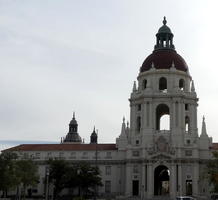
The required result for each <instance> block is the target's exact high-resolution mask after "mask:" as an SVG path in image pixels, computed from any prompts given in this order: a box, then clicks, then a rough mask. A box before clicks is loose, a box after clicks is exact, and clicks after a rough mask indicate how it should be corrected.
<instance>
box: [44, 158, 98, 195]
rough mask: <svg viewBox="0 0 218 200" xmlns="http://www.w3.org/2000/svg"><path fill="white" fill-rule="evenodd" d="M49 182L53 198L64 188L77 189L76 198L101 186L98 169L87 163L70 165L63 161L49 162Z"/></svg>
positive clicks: (93, 191)
mask: <svg viewBox="0 0 218 200" xmlns="http://www.w3.org/2000/svg"><path fill="white" fill-rule="evenodd" d="M48 164H49V169H50V176H49V180H50V181H51V182H52V183H53V184H54V198H55V199H56V198H57V196H58V195H59V194H60V192H61V191H62V190H63V189H64V188H68V189H75V188H78V196H82V195H87V194H88V193H89V192H91V191H90V189H92V193H95V187H96V186H101V185H102V183H101V177H100V176H99V175H100V173H99V169H98V167H93V166H91V165H90V164H88V163H87V162H80V163H77V164H76V163H73V164H70V163H69V162H67V161H65V160H49V162H48Z"/></svg>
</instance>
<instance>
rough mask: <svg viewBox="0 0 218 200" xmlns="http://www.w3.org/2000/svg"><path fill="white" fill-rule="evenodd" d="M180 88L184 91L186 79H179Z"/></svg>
mask: <svg viewBox="0 0 218 200" xmlns="http://www.w3.org/2000/svg"><path fill="white" fill-rule="evenodd" d="M179 88H180V90H182V91H183V90H184V89H185V81H184V80H183V79H180V80H179Z"/></svg>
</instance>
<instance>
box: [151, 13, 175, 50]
mask: <svg viewBox="0 0 218 200" xmlns="http://www.w3.org/2000/svg"><path fill="white" fill-rule="evenodd" d="M166 24H167V20H166V17H164V20H163V26H161V27H160V28H159V30H158V33H157V34H156V45H155V46H154V49H155V50H158V49H172V50H174V49H175V47H174V45H173V33H172V32H171V30H170V28H169V27H168V26H167V25H166Z"/></svg>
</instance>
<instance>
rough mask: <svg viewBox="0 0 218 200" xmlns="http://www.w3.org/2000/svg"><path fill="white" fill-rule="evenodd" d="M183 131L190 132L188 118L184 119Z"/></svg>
mask: <svg viewBox="0 0 218 200" xmlns="http://www.w3.org/2000/svg"><path fill="white" fill-rule="evenodd" d="M185 131H186V132H187V133H188V132H189V131H190V119H189V117H188V116H186V117H185Z"/></svg>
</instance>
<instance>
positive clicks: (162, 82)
mask: <svg viewBox="0 0 218 200" xmlns="http://www.w3.org/2000/svg"><path fill="white" fill-rule="evenodd" d="M159 90H160V91H166V90H167V79H166V78H165V77H161V78H160V80H159Z"/></svg>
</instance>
